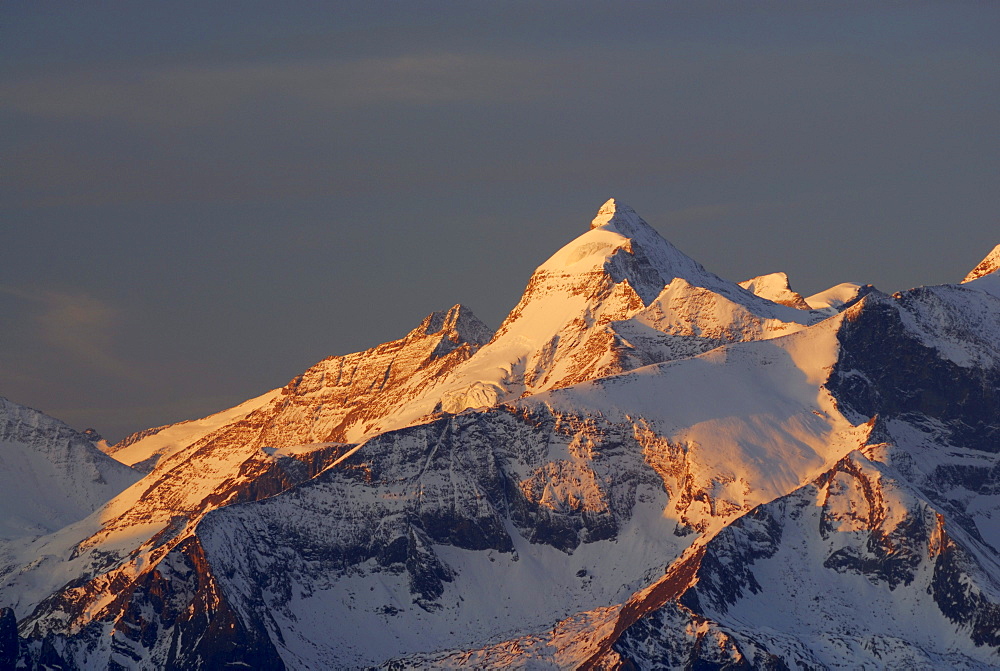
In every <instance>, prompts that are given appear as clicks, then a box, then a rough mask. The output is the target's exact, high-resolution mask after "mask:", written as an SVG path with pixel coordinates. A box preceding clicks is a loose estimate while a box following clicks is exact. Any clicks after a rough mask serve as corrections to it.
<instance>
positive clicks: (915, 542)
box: [0, 199, 1000, 669]
mask: <svg viewBox="0 0 1000 671" xmlns="http://www.w3.org/2000/svg"><path fill="white" fill-rule="evenodd" d="M996 253H997V252H996V250H994V252H993V253H992V254H991V256H990V257H987V259H986V260H985V261H984V263H983V264H981V265H980V267H979V268H978V269H977V270H976V271H975V272H974V273H971V274H970V276H969V277H968V278H966V282H965V283H963V284H958V285H945V286H939V287H922V288H918V289H914V290H911V291H908V292H902V293H899V294H896V295H893V296H888V295H885V294H882V293H880V292H878V291H876V290H875V289H873V288H872V287H870V286H867V285H865V286H861V285H858V284H851V283H846V284H842V285H838V286H837V287H833V288H831V289H830V290H828V291H826V292H822V293H820V294H817V295H815V296H810V297H807V298H804V297H802V296H801V295H799V294H797V293H795V292H794V291H792V289H791V287H790V284H789V280H788V278H787V276H785V275H784V274H783V273H774V274H771V275H765V276H761V277H757V278H754V279H752V280H748V281H746V282H744V283H742V284H735V283H732V282H729V281H728V280H724V279H722V278H720V277H718V276H717V275H714V274H713V273H711V272H709V271H707V270H705V269H704V268H703V267H702V266H701V265H700V264H698V263H697V262H695V261H694V260H692V259H690V258H689V257H687V256H686V255H684V254H683V253H682V252H680V251H679V250H677V249H676V248H675V247H674V246H673V245H671V244H670V243H669V242H667V241H666V240H664V239H663V238H662V237H660V235H659V234H658V233H657V232H656V231H655V229H653V228H652V227H650V226H649V225H648V224H647V223H646V222H645V221H643V220H642V219H641V218H640V217H639V216H638V215H637V214H636V213H635V212H634V211H633V210H632V209H631V208H629V207H627V206H625V205H623V204H621V203H619V202H617V201H615V200H613V199H612V200H610V201H608V202H607V203H605V205H604V206H602V208H601V209H600V210H599V212H598V214H597V217H596V218H595V219H594V221H593V222H592V223H591V226H590V229H589V230H588V231H586V232H585V233H583V234H582V235H581V236H580V237H578V238H577V239H576V240H574V241H572V242H570V243H569V244H567V245H566V246H565V247H563V248H562V249H560V250H559V251H557V252H556V253H555V254H554V255H553V256H552V257H551V258H550V259H549V260H547V261H546V262H545V263H544V264H542V265H541V266H540V267H539V268H538V269H537V270H536V271H535V273H534V274H533V275H532V277H531V279H530V281H529V283H528V286H527V288H526V290H525V292H524V294H523V296H522V298H521V300H520V302H519V303H518V304H517V306H515V308H514V309H513V310H512V311H511V313H510V315H508V317H507V318H506V320H504V322H503V324H502V325H501V326H500V328H499V329H498V330H497V331H496V333H493V332H492V331H490V329H488V328H487V327H486V326H484V325H483V324H482V323H481V322H479V320H477V319H476V318H475V317H474V316H473V315H472V314H471V312H470V311H469V310H468V309H467V308H465V307H463V306H455V307H454V308H451V309H450V310H448V311H444V312H439V313H434V314H432V315H430V316H428V317H427V319H425V320H424V321H423V322H422V323H421V324H420V325H419V326H418V327H417V328H415V329H414V330H413V331H411V332H410V333H409V334H408V335H407V336H405V337H404V338H402V339H400V340H396V341H392V342H389V343H386V344H383V345H379V346H377V347H374V348H372V349H369V350H366V351H364V352H359V353H356V354H349V355H345V356H337V357H331V358H329V359H326V360H324V361H322V362H320V363H318V364H316V365H315V366H313V367H312V368H310V369H309V370H307V371H306V372H305V373H303V374H302V375H300V376H297V377H296V378H294V379H293V380H292V381H291V382H290V383H289V384H288V385H286V386H285V387H282V388H279V389H275V390H273V391H271V392H268V393H266V394H264V395H262V396H259V397H257V398H255V399H251V400H249V401H247V402H245V403H244V404H242V405H240V406H237V407H235V408H232V409H230V410H224V411H222V412H220V413H217V414H215V415H212V416H210V417H207V418H204V419H201V420H195V421H191V422H184V423H180V424H175V425H171V426H166V427H159V428H157V429H151V430H148V431H145V432H140V433H139V434H136V435H135V436H132V437H130V438H128V439H126V440H125V441H122V442H121V443H119V444H118V445H116V446H112V447H110V448H107V449H108V451H109V453H111V454H112V455H113V456H114V457H115V458H117V459H120V460H121V461H122V462H124V463H125V464H128V465H134V466H135V467H136V468H137V469H141V470H142V472H143V473H146V475H145V476H144V477H143V478H142V479H141V480H138V481H137V482H135V484H131V482H133V481H134V480H135V479H136V478H137V477H138V475H137V474H135V471H133V470H132V469H128V468H127V467H126V466H119V468H120V469H123V470H122V472H124V473H129V474H132V476H131V477H132V480H129V481H127V482H123V483H122V484H121V486H119V487H118V488H117V489H116V488H113V487H112V488H110V489H108V490H107V491H104V490H101V491H100V492H98V494H96V495H95V496H96V499H95V502H94V505H92V506H91V507H90V508H87V509H86V510H83V511H82V512H81V514H79V515H77V516H75V517H71V518H69V519H67V520H66V521H61V520H59V521H57V522H53V523H51V524H50V526H49V527H48V528H45V529H43V530H42V532H40V533H41V534H42V535H36V537H26V538H20V539H17V540H11V541H9V542H8V543H7V544H6V545H4V546H3V554H2V555H0V559H2V562H3V563H2V564H0V606H7V607H8V608H6V609H4V610H2V611H0V660H2V659H4V657H3V656H4V655H8V657H10V658H11V659H13V657H17V659H18V664H20V666H22V667H25V668H43V667H45V666H60V665H61V666H62V668H81V669H82V668H115V669H118V668H178V669H179V668H185V669H187V668H224V667H227V666H244V667H250V668H268V669H271V668H291V669H327V668H365V667H384V668H391V669H400V668H427V667H446V668H459V667H464V668H499V667H507V666H515V667H525V668H759V669H783V668H789V669H790V668H829V667H836V666H840V667H844V666H846V667H850V668H898V667H900V666H904V665H905V666H912V667H914V668H945V667H947V668H990V667H994V666H1000V555H998V552H997V549H996V548H1000V524H997V523H995V522H994V519H1000V507H998V506H1000V487H997V486H996V485H995V484H994V480H995V479H996V476H995V474H996V473H997V472H998V470H997V469H998V468H1000V466H998V465H997V455H998V454H1000V273H998V272H996V271H997V267H996V266H997V264H996V263H995V262H994V263H993V264H992V265H990V258H991V257H993V256H995V255H996ZM83 440H86V437H84V438H83ZM88 446H89V447H90V449H91V450H92V451H93V452H94V453H96V454H97V455H98V456H101V457H103V458H105V459H106V457H104V455H101V454H100V452H98V451H97V450H96V449H95V448H93V445H91V444H88ZM130 484H131V486H129V485H130ZM46 532H47V533H46ZM15 624H16V627H15ZM12 632H13V633H12ZM11 650H15V651H16V652H14V653H10V652H9V651H11Z"/></svg>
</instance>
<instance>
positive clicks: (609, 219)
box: [590, 198, 642, 229]
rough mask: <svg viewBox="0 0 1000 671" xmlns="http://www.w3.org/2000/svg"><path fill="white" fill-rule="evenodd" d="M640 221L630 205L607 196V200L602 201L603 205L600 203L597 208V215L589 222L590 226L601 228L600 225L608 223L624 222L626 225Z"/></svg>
mask: <svg viewBox="0 0 1000 671" xmlns="http://www.w3.org/2000/svg"><path fill="white" fill-rule="evenodd" d="M641 221H642V219H641V218H640V217H639V215H638V214H636V212H635V210H633V209H632V208H631V207H629V206H628V205H626V204H625V203H623V202H621V201H619V200H616V199H615V198H609V199H608V201H607V202H606V203H604V205H601V208H600V209H599V210H597V216H596V217H594V220H593V221H591V222H590V228H591V229H594V228H601V227H602V226H607V225H608V224H620V223H624V224H626V226H628V225H630V224H633V225H634V224H637V223H639V222H641Z"/></svg>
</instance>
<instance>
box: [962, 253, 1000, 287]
mask: <svg viewBox="0 0 1000 671" xmlns="http://www.w3.org/2000/svg"><path fill="white" fill-rule="evenodd" d="M997 270H1000V245H997V246H996V247H994V248H993V251H992V252H990V253H989V254H987V255H986V258H985V259H983V260H982V261H980V262H979V265H978V266H976V267H975V268H973V269H972V271H971V272H970V273H969V274H968V275H966V276H965V279H964V280H962V284H965V283H966V282H971V281H972V280H978V279H979V278H980V277H985V276H986V275H989V274H991V273H995V272H996V271H997Z"/></svg>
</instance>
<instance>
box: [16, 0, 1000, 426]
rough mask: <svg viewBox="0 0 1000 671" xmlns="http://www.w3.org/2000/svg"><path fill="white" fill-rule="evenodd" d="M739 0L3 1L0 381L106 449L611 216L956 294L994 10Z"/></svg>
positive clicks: (810, 270) (690, 248) (368, 333)
mask: <svg viewBox="0 0 1000 671" xmlns="http://www.w3.org/2000/svg"><path fill="white" fill-rule="evenodd" d="M743 7H745V8H743V9H741V10H739V11H736V10H731V9H721V8H720V7H719V6H712V5H705V6H703V7H702V6H699V7H698V8H692V7H687V6H685V5H684V4H683V3H664V4H662V5H658V6H657V7H650V6H635V7H609V6H605V5H600V4H597V3H594V4H587V3H583V4H579V3H578V4H574V6H573V11H572V13H570V12H568V11H567V9H566V7H565V6H561V5H557V4H552V5H547V6H545V7H528V6H525V7H500V6H496V7H482V6H480V7H465V6H461V5H450V4H439V5H436V6H432V7H428V6H427V5H421V6H420V7H412V8H411V7H393V8H388V7H385V6H375V5H371V4H369V3H359V4H355V5H352V4H349V3H338V8H336V9H317V8H312V9H309V8H306V7H305V6H304V5H295V4H293V5H291V6H287V7H283V8H282V11H281V13H280V15H279V14H276V13H275V12H274V11H273V10H267V9H265V8H263V7H254V8H248V9H246V10H245V11H242V12H240V13H239V14H238V15H235V14H233V13H232V12H231V11H226V10H223V9H221V8H203V7H199V8H197V9H196V8H195V6H188V7H182V8H180V9H176V8H175V9H174V10H172V11H169V12H166V11H164V10H162V9H160V8H158V7H156V6H154V5H147V4H143V3H136V4H133V5H131V6H130V7H129V8H117V9H116V10H115V11H110V10H107V11H105V10H101V9H98V8H93V7H82V6H81V7H60V8H58V9H48V8H44V7H38V6H33V5H12V6H7V7H5V8H4V9H3V10H0V11H2V13H3V17H4V21H3V28H0V30H2V31H3V36H4V40H2V41H0V54H2V55H3V58H2V59H0V91H3V93H4V95H3V96H0V100H2V101H3V102H2V103H0V123H2V125H3V128H4V130H5V138H6V140H5V149H6V154H7V156H9V160H8V162H7V164H8V174H7V178H6V179H5V180H3V182H2V185H0V200H2V202H3V203H4V205H3V209H2V211H3V214H4V218H5V227H6V228H7V230H8V231H9V232H10V234H9V235H10V237H8V242H7V244H6V245H4V247H3V250H2V251H0V261H2V263H0V309H3V310H4V314H5V315H6V316H7V319H6V320H5V321H4V323H3V325H2V327H0V342H2V343H3V346H2V347H0V380H2V383H3V384H2V385H0V394H2V395H5V396H8V397H10V398H12V399H14V400H16V401H17V402H20V403H26V404H28V405H31V406H34V407H38V408H40V409H42V410H44V411H46V412H49V413H51V414H53V415H56V416H59V417H61V418H63V419H65V420H67V421H69V422H70V423H71V424H73V425H74V426H76V427H77V428H80V429H82V428H86V427H87V426H93V427H95V428H97V429H98V430H99V431H102V432H104V433H106V434H107V435H108V437H109V438H111V439H112V440H114V439H117V438H121V437H122V436H123V435H124V434H126V433H128V432H130V431H133V430H137V429H141V428H144V427H147V426H151V425H156V424H162V423H167V422H172V421H177V420H180V419H185V418H192V417H198V416H203V415H205V414H208V413H209V412H212V411H215V410H219V409H222V408H225V407H230V406H232V405H233V404H234V403H236V402H239V401H241V400H243V399H246V398H249V397H251V396H254V395H257V394H260V393H263V392H264V391H266V390H267V389H271V388H274V387H276V386H279V385H281V384H284V383H285V382H287V380H288V379H289V378H291V377H292V376H293V375H295V374H297V373H298V372H299V371H301V370H303V369H304V368H305V367H306V366H308V365H311V364H312V363H314V362H315V361H317V360H319V359H321V358H323V357H325V356H329V355H337V354H344V353H347V352H354V351H360V350H363V349H365V348H367V347H370V346H373V345H375V344H376V343H380V342H385V341H387V340H390V339H392V338H398V337H401V336H402V335H403V334H405V333H406V332H407V331H408V330H409V329H410V328H412V326H413V324H414V323H416V322H417V321H419V319H421V318H422V317H423V316H424V315H426V314H428V313H429V312H432V311H435V310H442V309H447V307H449V306H451V305H453V304H455V303H459V302H460V303H464V304H467V305H468V306H469V307H471V308H472V309H473V310H474V311H475V313H476V314H477V315H479V316H480V317H481V318H483V319H484V320H485V321H486V322H487V323H488V324H489V326H491V327H496V326H498V325H499V323H500V321H501V319H502V318H503V316H504V315H505V314H506V312H507V311H508V310H509V309H511V308H512V307H513V306H514V303H515V302H516V300H517V297H518V296H519V295H520V292H521V291H522V289H523V288H524V284H525V282H526V281H527V279H528V277H529V275H530V273H531V271H532V270H533V269H534V268H535V267H536V266H537V265H538V264H539V263H541V262H542V261H543V260H544V258H545V257H546V255H547V253H548V252H549V250H551V249H553V248H555V247H556V246H557V245H558V244H561V243H562V242H563V241H565V240H567V239H570V238H572V237H575V235H577V234H579V233H580V232H581V231H580V230H579V228H578V227H579V224H580V222H581V221H586V220H587V219H588V218H589V217H591V216H592V214H593V211H594V208H596V207H597V206H598V205H599V204H600V203H601V202H603V201H604V200H606V199H607V198H608V197H612V196H614V197H620V198H622V199H623V200H624V201H625V202H627V203H630V204H632V205H634V206H635V207H636V208H638V210H639V211H640V212H641V213H642V214H643V216H644V217H645V218H646V220H647V221H649V222H650V223H651V224H652V225H653V226H654V227H656V228H657V230H659V231H660V232H661V233H662V234H664V235H665V237H666V238H667V239H668V240H670V241H671V242H673V243H674V244H676V245H677V247H678V248H680V249H681V250H682V251H684V252H685V253H687V254H690V255H691V256H692V257H694V258H696V259H698V260H699V261H700V262H702V263H703V264H705V266H706V268H707V269H708V270H709V271H712V272H714V273H717V274H719V275H721V276H723V277H725V278H726V279H728V280H731V281H734V282H739V281H744V280H748V279H750V278H751V277H753V276H755V275H761V274H765V273H770V272H774V271H785V272H787V273H788V275H789V277H790V279H791V282H792V287H793V288H794V289H796V290H798V291H799V292H800V293H803V294H804V295H808V294H811V293H814V292H817V291H821V290H823V289H826V288H827V287H829V286H831V285H833V284H837V283H839V282H845V281H853V282H859V283H864V282H871V283H874V284H875V285H876V286H878V287H879V288H880V289H883V290H886V291H895V290H900V289H906V288H909V287H910V286H914V285H916V284H919V283H930V284H933V283H940V282H957V281H959V280H960V279H961V278H962V277H963V276H964V274H965V273H966V272H968V271H969V270H970V269H971V268H972V267H973V266H974V265H975V264H976V263H978V261H979V260H980V259H982V258H983V256H984V255H985V254H986V253H987V252H989V250H990V249H992V248H993V246H994V245H996V244H997V242H1000V240H998V239H996V235H997V233H996V210H997V208H996V205H997V202H996V194H997V193H998V192H1000V189H998V188H997V184H996V175H997V174H1000V169H998V166H997V156H998V155H1000V151H997V149H998V147H997V144H996V143H997V139H996V133H995V101H996V100H997V97H998V88H1000V73H998V70H1000V67H998V65H997V63H1000V57H998V53H997V49H998V47H997V45H996V42H995V39H994V37H995V34H996V29H997V26H998V20H1000V9H998V8H997V7H994V6H985V5H971V4H970V5H956V4H951V5H948V6H944V5H935V4H923V5H920V6H906V7H904V6H898V5H895V4H889V3H887V4H877V3H869V4H866V6H865V7H852V8H844V7H838V6H837V5H835V4H829V5H816V4H815V3H810V4H809V5H808V6H807V5H805V4H802V3H767V4H753V3H750V4H748V5H744V6H743Z"/></svg>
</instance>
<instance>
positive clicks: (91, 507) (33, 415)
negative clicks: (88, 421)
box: [0, 397, 142, 541]
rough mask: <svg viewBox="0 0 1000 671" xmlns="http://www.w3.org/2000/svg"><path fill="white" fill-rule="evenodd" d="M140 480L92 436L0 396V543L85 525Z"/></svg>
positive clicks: (139, 475) (134, 472) (137, 475)
mask: <svg viewBox="0 0 1000 671" xmlns="http://www.w3.org/2000/svg"><path fill="white" fill-rule="evenodd" d="M141 475H142V474H141V473H137V472H136V471H133V470H132V469H131V468H128V467H127V466H124V465H123V464H121V463H119V462H117V461H115V460H114V459H111V458H109V457H108V456H106V455H104V454H102V453H101V452H100V450H98V449H97V448H96V447H95V446H94V444H93V442H92V440H91V437H90V436H89V435H87V434H84V433H81V432H79V431H75V430H73V429H71V428H70V427H68V426H66V425H65V424H63V423H62V422H60V421H59V420H57V419H54V418H52V417H49V416H48V415H45V414H43V413H41V412H39V411H37V410H32V409H31V408H26V407H24V406H21V405H18V404H16V403H12V402H11V401H9V400H7V399H5V398H3V397H0V541H2V540H11V539H15V538H23V537H26V536H27V537H30V536H40V535H43V534H46V533H50V532H53V531H56V530H58V529H61V528H62V527H64V526H66V525H68V524H71V523H73V522H76V521H78V520H81V519H83V518H84V517H86V516H87V515H89V514H91V513H92V512H94V511H95V510H97V509H98V508H100V507H101V506H102V505H104V503H105V502H106V501H107V500H108V499H110V498H111V497H112V496H114V495H116V494H118V493H119V492H121V491H122V490H124V489H125V488H126V487H128V486H129V485H131V484H132V483H134V482H135V481H136V480H138V479H139V478H140V477H141Z"/></svg>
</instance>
